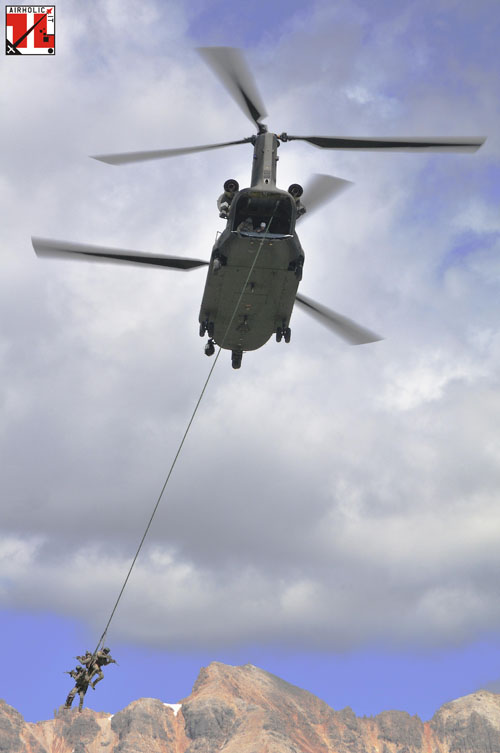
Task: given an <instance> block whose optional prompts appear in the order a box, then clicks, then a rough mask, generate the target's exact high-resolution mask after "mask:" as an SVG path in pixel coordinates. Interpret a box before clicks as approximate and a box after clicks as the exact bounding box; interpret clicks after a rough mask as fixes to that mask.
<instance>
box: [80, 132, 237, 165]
mask: <svg viewBox="0 0 500 753" xmlns="http://www.w3.org/2000/svg"><path fill="white" fill-rule="evenodd" d="M249 141H250V139H248V138H247V139H240V140H239V141H226V142H225V143H223V144H205V145H202V146H183V147H180V149H152V150H151V151H147V152H122V153H121V154H92V155H90V156H91V157H92V159H96V160H99V162H106V163H107V164H108V165H127V164H129V163H130V162H146V161H147V160H152V159H165V158H166V157H178V156H179V155H181V154H193V153H195V152H208V151H209V150H210V149H222V148H223V147H225V146H234V145H235V144H247V143H248V142H249Z"/></svg>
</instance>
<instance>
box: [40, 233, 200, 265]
mask: <svg viewBox="0 0 500 753" xmlns="http://www.w3.org/2000/svg"><path fill="white" fill-rule="evenodd" d="M31 242H32V243H33V248H34V249H35V253H36V255H37V256H41V257H50V258H60V259H68V258H70V259H71V258H72V259H79V260H83V259H87V260H89V261H97V262H104V263H120V264H134V265H135V264H152V265H154V266H156V267H169V268H170V269H181V270H184V271H187V270H190V269H195V267H205V266H207V265H208V263H209V262H208V261H203V260H202V259H185V258H182V257H180V256H160V255H159V254H143V253H140V252H139V251H127V250H123V249H119V248H106V247H104V246H91V245H89V244H88V243H72V242H71V241H56V240H52V239H50V238H34V237H32V238H31Z"/></svg>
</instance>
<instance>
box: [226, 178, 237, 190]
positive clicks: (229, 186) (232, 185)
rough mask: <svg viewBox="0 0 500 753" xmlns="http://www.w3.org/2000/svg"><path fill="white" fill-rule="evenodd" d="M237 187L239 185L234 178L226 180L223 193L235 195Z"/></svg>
mask: <svg viewBox="0 0 500 753" xmlns="http://www.w3.org/2000/svg"><path fill="white" fill-rule="evenodd" d="M239 187H240V184H239V183H238V181H237V180H235V179H234V178H228V180H226V182H225V183H224V191H226V193H236V191H238V189H239Z"/></svg>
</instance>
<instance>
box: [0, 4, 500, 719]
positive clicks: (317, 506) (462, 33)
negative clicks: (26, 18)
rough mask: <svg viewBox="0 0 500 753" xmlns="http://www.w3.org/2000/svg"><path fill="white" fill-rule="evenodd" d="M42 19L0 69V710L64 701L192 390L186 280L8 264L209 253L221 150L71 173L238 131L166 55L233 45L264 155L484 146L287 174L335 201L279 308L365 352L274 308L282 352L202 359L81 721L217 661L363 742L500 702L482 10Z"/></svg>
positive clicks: (364, 7)
mask: <svg viewBox="0 0 500 753" xmlns="http://www.w3.org/2000/svg"><path fill="white" fill-rule="evenodd" d="M267 6H269V7H267ZM56 9H57V14H58V17H57V30H58V31H57V33H58V35H59V36H58V46H57V55H56V56H55V57H54V58H53V59H46V58H45V57H43V58H42V57H40V58H31V59H29V60H26V59H25V60H19V59H14V56H13V57H12V58H4V63H3V65H2V67H1V69H0V77H1V82H0V84H1V86H0V108H1V109H2V112H3V113H7V115H6V116H5V117H3V118H2V122H1V123H0V130H1V133H2V143H3V145H4V148H3V162H4V165H5V170H4V174H3V177H0V200H1V204H0V205H1V206H2V208H3V210H4V213H5V217H4V219H3V221H2V247H1V253H2V261H3V270H4V272H3V275H2V279H1V280H0V313H1V321H2V325H1V329H0V357H1V361H0V373H1V380H0V404H1V406H2V411H1V416H2V418H1V424H0V455H1V457H2V458H3V461H2V470H3V472H2V478H1V481H0V484H1V489H0V493H1V499H2V507H1V509H2V517H1V532H0V610H1V623H0V624H1V625H2V641H1V645H2V652H3V655H2V665H3V666H4V667H7V671H5V672H3V673H2V677H1V678H0V697H4V698H5V700H6V701H7V702H8V703H11V704H12V705H14V706H15V707H16V708H17V709H18V710H19V711H20V712H21V713H22V714H23V715H24V716H25V718H26V719H28V720H30V721H34V720H37V719H41V718H48V717H50V716H51V715H52V712H53V709H54V708H55V707H56V706H57V705H59V704H60V703H61V702H62V701H63V700H64V697H65V695H66V693H67V691H68V689H69V687H70V683H68V678H67V676H66V675H64V674H63V671H64V670H66V669H70V668H71V666H72V663H73V660H72V657H73V656H74V655H75V654H76V653H78V652H80V651H82V650H84V649H85V648H93V647H94V645H95V643H96V642H97V640H98V638H99V636H100V634H101V632H102V630H103V628H104V625H105V623H106V620H107V617H108V615H109V612H110V610H111V607H112V605H113V603H114V600H115V598H116V595H117V593H118V590H119V588H120V586H121V583H122V580H123V577H124V574H125V573H126V570H127V568H128V564H129V562H130V559H131V557H132V556H133V553H134V551H135V548H136V545H137V541H138V539H139V537H140V535H141V533H142V530H143V528H144V525H145V522H146V521H147V518H148V517H149V512H150V510H151V508H152V506H153V504H154V502H155V500H156V496H157V494H158V491H159V489H160V488H161V485H162V483H163V479H164V476H165V474H166V471H167V469H168V466H169V464H170V461H171V458H172V456H173V453H174V452H175V449H176V446H177V442H178V440H179V439H180V436H181V435H182V432H183V430H184V427H185V424H186V421H187V419H188V417H189V415H190V413H191V410H192V408H193V406H194V403H195V401H196V398H197V396H198V394H199V390H200V388H201V386H202V384H203V382H204V379H205V377H206V374H207V371H208V367H209V363H208V362H207V359H206V358H205V357H204V356H203V353H202V348H201V340H200V339H199V337H198V333H197V330H198V326H197V316H198V307H199V301H200V297H201V293H202V289H203V273H198V272H192V273H190V274H189V275H186V276H182V275H176V274H172V275H169V273H158V271H157V270H138V269H135V268H124V269H117V268H116V267H104V266H100V265H99V266H92V265H88V266H86V265H82V264H72V263H71V262H64V263H62V262H61V263H57V262H51V261H41V260H38V259H37V258H36V257H35V256H34V254H33V252H32V250H31V244H30V241H29V236H30V235H31V234H34V235H42V236H44V235H46V236H49V237H57V238H66V239H69V240H74V241H80V242H90V243H101V244H103V245H110V246H115V247H125V248H137V249H138V250H144V251H147V250H152V251H157V252H158V253H171V254H177V253H178V254H181V253H182V254H185V255H186V256H193V257H202V258H206V257H208V254H209V251H210V248H211V245H212V242H213V237H214V235H215V232H216V230H220V229H222V224H221V221H220V220H219V218H218V216H217V211H216V205H215V201H216V198H217V196H218V194H219V193H220V190H221V186H222V183H223V182H224V180H225V179H226V178H228V177H230V176H234V177H236V178H237V179H238V180H239V182H240V185H246V184H247V183H248V178H249V172H250V160H251V153H250V152H249V151H248V149H247V147H246V146H241V147H237V148H234V149H232V150H227V151H220V152H215V153H206V154H203V155H191V156H190V157H184V158H178V159H173V160H169V161H163V162H158V163H146V164H144V165H136V166H130V167H127V168H120V169H118V168H111V167H109V166H107V165H102V164H98V163H96V162H95V161H93V160H89V159H88V157H87V155H89V154H95V153H103V152H107V151H124V150H127V149H130V150H134V149H148V148H156V147H159V148H161V147H164V148H167V147H175V146H184V145H192V144H198V143H200V144H207V143H211V142H219V141H226V140H233V139H236V138H242V137H245V136H248V135H250V134H251V129H252V126H251V125H250V124H249V123H248V121H247V120H246V119H245V118H244V116H243V115H242V114H241V113H240V111H239V110H238V108H237V107H236V106H235V105H234V103H233V102H232V101H231V99H230V98H229V97H228V95H227V93H226V92H225V91H224V89H223V88H222V87H221V86H220V84H219V83H218V82H217V80H216V79H215V78H214V77H213V74H212V73H211V72H210V71H209V70H208V69H207V68H206V66H205V65H204V63H203V61H202V60H201V59H200V58H199V56H198V55H197V54H196V53H195V52H194V48H195V47H196V46H197V45H214V44H215V45H217V44H223V45H234V46H240V47H242V48H243V50H244V53H245V56H246V59H247V60H248V62H249V64H250V66H251V68H252V70H253V72H254V74H255V78H256V81H257V84H258V87H259V90H260V92H261V94H262V98H263V100H264V102H265V103H266V106H267V110H268V112H269V117H268V118H267V121H266V122H267V123H268V124H269V128H270V129H271V130H275V131H276V132H277V133H280V132H281V131H283V130H286V131H288V132H289V133H297V134H305V135H309V134H317V135H329V134H331V135H339V136H347V135H355V136H356V135H360V136H369V135H373V136H384V135H386V136H391V135H400V136H415V135H422V136H447V135H449V136H460V135H472V136H474V135H477V136H487V137H488V140H487V142H486V144H485V145H484V147H483V148H482V149H481V150H480V151H479V152H477V153H476V154H474V155H439V154H432V155H410V154H400V153H396V154H390V155H388V154H384V153H383V154H368V153H363V152H358V153H348V152H341V153H340V152H339V153H335V152H333V151H332V152H324V151H322V150H319V149H315V148H313V147H310V146H308V145H306V144H301V143H299V142H293V143H289V144H283V145H282V147H281V150H280V162H279V165H278V168H279V171H278V185H280V186H283V187H287V186H288V185H289V184H290V183H292V182H301V183H303V184H305V185H307V180H308V178H309V176H310V175H311V174H312V173H314V172H325V173H331V174H334V175H338V176H339V177H342V178H344V179H347V180H350V181H353V183H354V186H353V187H352V188H351V189H350V190H349V191H348V192H346V193H345V194H343V195H342V196H341V197H340V198H338V199H337V200H336V201H335V202H334V203H332V204H331V205H329V206H328V207H327V208H325V209H324V210H323V211H322V212H318V213H317V214H315V215H314V219H313V218H311V219H310V220H309V219H307V218H306V219H304V221H303V226H302V227H301V230H300V238H301V241H302V245H303V246H304V249H305V252H306V265H305V268H304V280H303V282H302V288H301V289H302V290H303V292H304V293H305V294H306V295H310V296H312V297H313V298H315V299H317V300H319V301H321V302H323V303H325V304H326V305H328V306H331V307H332V308H334V309H336V310H339V311H341V312H343V313H345V314H346V315H347V316H350V317H352V318H354V319H356V320H358V321H360V322H361V323H362V324H364V325H366V326H367V327H369V328H372V329H374V330H375V331H377V332H381V333H382V334H383V335H384V336H385V338H386V339H385V340H384V341H383V342H381V343H376V344H375V345H373V346H366V347H363V348H348V347H347V346H345V345H344V344H343V343H340V342H337V341H335V340H334V339H333V338H331V339H330V338H329V337H327V336H326V334H325V332H324V331H323V330H322V329H321V328H319V327H318V326H317V325H316V323H315V322H314V321H308V320H307V319H306V318H305V317H304V316H303V315H302V313H299V312H297V313H294V317H293V323H292V325H293V326H292V329H293V336H292V343H291V344H290V346H287V347H286V348H285V347H278V345H277V344H276V343H274V344H273V343H272V342H270V343H269V344H268V345H267V346H265V347H264V348H262V349H261V350H260V351H258V352H255V353H251V354H247V355H246V356H245V358H244V364H243V368H242V369H241V371H240V372H233V371H232V370H231V368H230V364H229V361H228V358H227V354H223V356H222V357H221V358H220V359H219V363H218V364H217V369H216V372H215V374H214V380H213V382H212V383H211V385H210V389H209V391H208V393H207V396H206V399H205V401H204V403H203V404H202V408H201V410H200V413H199V415H198V417H197V419H196V422H195V424H194V426H193V431H192V433H191V434H190V437H189V440H188V442H187V443H186V447H185V450H184V451H183V454H182V457H181V460H180V462H179V464H178V466H177V468H176V470H175V473H174V476H173V478H172V482H171V484H170V486H169V491H168V494H167V496H166V498H165V500H164V504H162V507H161V509H160V511H159V514H158V517H157V519H156V520H155V525H154V527H153V529H152V531H151V536H150V538H149V539H148V541H147V544H146V546H145V549H144V551H143V553H142V555H141V558H140V560H139V562H138V566H137V569H136V571H135V572H134V574H133V576H132V578H131V582H130V585H129V588H128V589H127V591H126V593H125V596H124V598H123V601H122V603H121V604H120V606H119V609H118V611H117V613H116V616H115V619H114V621H113V623H112V626H111V628H110V632H109V636H108V638H109V644H110V646H111V648H112V651H113V653H114V654H115V655H116V657H117V659H118V661H119V662H120V665H119V666H118V667H111V668H109V669H108V670H107V671H106V680H105V682H103V683H101V684H100V685H99V686H98V689H97V690H96V691H95V694H92V696H91V697H90V698H89V699H88V702H89V705H90V706H91V707H92V708H96V709H103V710H108V711H110V712H114V711H116V710H117V709H118V708H121V707H123V705H125V704H126V703H128V702H130V701H131V700H133V699H134V698H137V697H140V696H153V697H160V698H162V700H164V701H168V702H175V701H177V700H179V699H180V698H182V697H183V696H185V695H187V694H188V693H189V692H190V689H191V687H192V684H193V682H194V680H195V679H196V675H197V673H198V670H199V668H200V667H201V666H204V665H206V664H208V663H209V662H210V661H212V660H218V661H225V662H228V663H231V664H246V663H248V662H250V663H253V664H256V665H258V666H261V667H262V668H264V669H267V670H269V671H271V672H274V673H276V674H278V675H280V676H281V677H283V678H285V679H286V680H288V681H290V682H293V683H295V684H297V685H300V686H301V687H304V688H306V689H308V690H310V691H311V692H313V693H315V694H317V695H318V696H320V697H321V698H323V699H324V700H325V701H327V702H328V703H330V704H331V705H332V706H333V707H335V708H342V707H344V706H346V705H349V706H351V707H352V708H353V709H354V711H355V712H356V713H358V714H375V713H378V712H379V711H381V710H383V709H387V708H399V709H403V710H407V711H408V712H409V713H411V714H414V713H417V714H419V715H420V716H421V717H422V718H424V719H427V718H429V717H430V716H432V714H433V712H434V711H435V710H436V709H437V708H438V706H439V705H440V704H442V703H443V702H446V701H448V700H451V699H453V698H456V697H459V696H461V695H464V694H466V693H469V692H473V691H474V690H476V689H478V688H480V687H487V688H490V689H493V690H500V663H499V647H500V644H499V636H500V608H499V607H498V604H499V603H500V602H499V600H498V595H499V594H498V588H499V587H498V571H499V565H500V554H499V552H500V547H499V545H498V543H499V540H500V515H499V513H498V509H499V508H498V488H499V481H500V445H499V443H498V425H499V420H500V399H499V395H500V383H499V377H498V374H499V373H500V368H499V367H500V335H499V332H498V300H499V289H498V288H499V285H500V263H499V262H498V257H499V253H500V212H499V200H500V140H499V136H498V119H499V114H500V113H499V109H500V105H499V102H500V97H499V83H498V69H499V64H500V60H499V52H498V32H499V25H500V7H499V6H498V3H497V2H496V0H484V1H483V2H477V3H475V4H474V6H465V4H464V3H462V2H454V1H453V0H437V2H427V0H424V1H423V2H421V3H419V4H418V7H417V6H416V5H415V4H414V3H395V2H389V0H388V1H387V2H380V3H377V4H376V7H375V5H374V4H373V3H369V2H362V1H361V0H359V1H355V0H346V2H342V3H337V4H333V3H330V2H321V0H317V1H316V2H311V3H307V4H304V3H300V4H299V3H286V4H285V3H281V2H274V3H272V4H269V3H268V4H267V5H266V4H265V3H263V2H262V3H259V2H257V3H253V4H252V5H251V6H249V5H248V4H245V5H243V4H241V5H239V4H236V5H232V6H228V5H227V4H223V3H221V2H218V1H217V2H215V1H214V2H206V1H205V0H198V1H197V2H193V3H190V4H189V8H186V7H184V5H183V4H182V3H180V2H177V1H176V0H171V1H170V2H166V3H155V2H153V1H152V0H150V1H148V2H144V3H142V4H141V5H140V6H137V5H136V4H133V3H131V2H122V3H120V4H118V3H116V2H114V0H103V1H102V2H100V3H89V4H87V5H86V6H85V8H82V6H81V4H78V3H76V2H71V1H70V0H63V1H62V2H59V3H58V4H57V6H56ZM131 19H133V21H131ZM131 25H132V27H133V34H132V35H131V33H130V32H131ZM306 197H307V191H306V192H305V194H304V202H305V203H306V205H307V202H306Z"/></svg>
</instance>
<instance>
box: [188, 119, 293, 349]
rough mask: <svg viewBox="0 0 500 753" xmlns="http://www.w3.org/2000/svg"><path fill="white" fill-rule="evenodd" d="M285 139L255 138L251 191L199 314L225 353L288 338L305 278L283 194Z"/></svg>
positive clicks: (232, 222) (221, 242) (239, 205)
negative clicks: (281, 149)
mask: <svg viewBox="0 0 500 753" xmlns="http://www.w3.org/2000/svg"><path fill="white" fill-rule="evenodd" d="M278 143H279V142H278V139H277V137H276V135H275V134H272V133H262V134H259V135H258V136H256V137H255V144H254V163H253V170H252V185H251V187H250V188H245V189H243V190H241V191H238V192H237V193H236V194H235V196H234V198H233V199H232V202H231V206H230V209H229V214H228V218H227V224H226V228H225V230H224V232H222V233H221V234H220V235H219V236H218V237H217V239H216V242H215V245H214V247H213V250H212V256H211V260H210V265H209V268H208V274H207V280H206V284H205V291H204V294H203V300H202V303H201V308H200V316H199V322H200V335H204V334H205V332H206V333H208V335H209V337H210V338H212V339H213V341H214V342H215V343H217V344H218V345H220V346H221V347H222V348H226V349H228V350H232V351H236V352H240V353H241V352H243V351H245V350H256V349H257V348H260V347H261V346H262V345H264V344H265V343H266V342H267V341H268V340H269V338H270V337H271V335H273V334H275V333H277V332H278V331H279V332H282V333H283V334H284V335H285V339H287V340H288V339H289V335H288V336H286V332H287V330H288V332H289V322H290V317H291V314H292V309H293V305H294V301H295V296H296V293H297V287H298V284H299V282H300V279H301V276H302V266H303V262H304V252H303V250H302V247H301V245H300V242H299V239H298V236H297V234H296V232H295V221H296V218H297V208H296V201H295V199H294V197H293V196H292V195H291V194H290V193H289V192H288V191H282V190H280V189H278V188H276V161H277V154H276V151H277V147H278Z"/></svg>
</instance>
